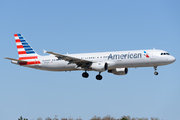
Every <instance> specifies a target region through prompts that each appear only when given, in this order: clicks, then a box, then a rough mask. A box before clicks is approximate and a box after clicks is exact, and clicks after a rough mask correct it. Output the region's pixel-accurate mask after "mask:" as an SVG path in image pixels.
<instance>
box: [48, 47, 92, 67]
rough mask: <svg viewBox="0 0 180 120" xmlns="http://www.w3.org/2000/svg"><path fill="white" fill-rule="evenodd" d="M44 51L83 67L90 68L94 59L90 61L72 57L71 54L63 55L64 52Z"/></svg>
mask: <svg viewBox="0 0 180 120" xmlns="http://www.w3.org/2000/svg"><path fill="white" fill-rule="evenodd" d="M44 52H46V53H49V54H53V55H55V56H56V57H57V58H58V59H61V60H65V61H68V62H69V63H68V64H73V63H74V64H76V65H77V67H82V68H86V67H87V68H89V67H90V66H91V64H92V61H89V60H83V59H80V58H75V57H71V56H68V55H62V54H59V53H54V52H51V51H45V50H44Z"/></svg>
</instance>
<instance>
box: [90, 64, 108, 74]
mask: <svg viewBox="0 0 180 120" xmlns="http://www.w3.org/2000/svg"><path fill="white" fill-rule="evenodd" d="M91 69H93V70H95V71H99V72H103V71H106V70H107V69H108V64H107V63H104V62H97V63H92V65H91Z"/></svg>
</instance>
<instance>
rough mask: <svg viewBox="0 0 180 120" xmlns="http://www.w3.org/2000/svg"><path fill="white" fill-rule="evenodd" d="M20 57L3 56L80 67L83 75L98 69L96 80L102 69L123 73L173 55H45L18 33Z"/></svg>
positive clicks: (46, 66)
mask: <svg viewBox="0 0 180 120" xmlns="http://www.w3.org/2000/svg"><path fill="white" fill-rule="evenodd" d="M14 37H15V42H16V46H17V51H18V55H19V58H18V59H13V58H7V57H6V58H5V59H9V60H11V62H12V63H14V64H17V65H20V66H24V67H30V68H35V69H39V70H47V71H74V70H83V71H84V72H83V73H82V77H84V78H88V76H89V74H88V73H87V72H88V71H97V72H99V74H98V75H97V76H96V79H97V80H101V79H102V75H101V72H104V71H107V72H108V73H113V74H115V75H126V74H127V73H128V68H137V67H154V70H155V72H154V74H155V75H158V72H157V67H158V66H162V65H168V64H171V63H173V62H174V61H175V60H176V59H175V58H174V57H173V56H171V55H170V54H169V53H168V52H166V51H164V50H157V49H150V50H133V51H116V52H97V53H83V54H59V53H55V52H52V51H45V50H44V52H45V53H49V54H50V55H48V56H41V55H38V54H37V53H36V52H35V51H34V49H33V48H32V47H31V46H30V44H29V43H28V42H27V41H26V40H25V38H24V37H23V36H22V35H21V34H14Z"/></svg>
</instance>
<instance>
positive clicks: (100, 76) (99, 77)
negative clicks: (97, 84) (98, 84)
mask: <svg viewBox="0 0 180 120" xmlns="http://www.w3.org/2000/svg"><path fill="white" fill-rule="evenodd" d="M100 73H101V72H99V74H98V75H96V79H97V80H102V75H100Z"/></svg>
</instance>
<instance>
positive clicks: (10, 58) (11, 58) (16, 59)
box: [4, 57, 27, 63]
mask: <svg viewBox="0 0 180 120" xmlns="http://www.w3.org/2000/svg"><path fill="white" fill-rule="evenodd" d="M4 59H8V60H14V61H17V62H21V63H23V62H24V63H26V62H27V61H24V60H18V59H14V58H7V57H5V58H4Z"/></svg>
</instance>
